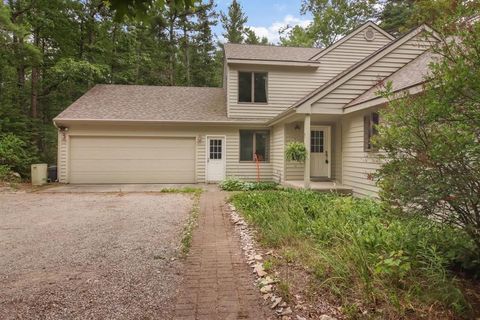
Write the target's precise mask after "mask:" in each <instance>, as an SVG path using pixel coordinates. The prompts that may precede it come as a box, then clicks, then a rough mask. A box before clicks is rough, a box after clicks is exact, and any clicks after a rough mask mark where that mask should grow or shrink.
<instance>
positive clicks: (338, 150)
mask: <svg viewBox="0 0 480 320" xmlns="http://www.w3.org/2000/svg"><path fill="white" fill-rule="evenodd" d="M332 179H335V180H336V181H337V182H339V183H341V182H342V123H341V121H337V122H335V124H334V125H333V126H332Z"/></svg>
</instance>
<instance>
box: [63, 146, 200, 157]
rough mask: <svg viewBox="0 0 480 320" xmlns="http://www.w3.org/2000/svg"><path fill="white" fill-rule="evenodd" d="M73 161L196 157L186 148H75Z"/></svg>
mask: <svg viewBox="0 0 480 320" xmlns="http://www.w3.org/2000/svg"><path fill="white" fill-rule="evenodd" d="M71 156H72V159H76V160H130V159H132V160H135V159H145V160H155V159H165V160H177V159H188V160H194V159H195V156H194V154H193V153H192V150H190V149H186V148H165V149H162V148H156V149H148V150H146V149H142V148H137V149H135V148H118V149H116V148H108V149H102V148H97V147H95V148H75V149H73V150H72V152H71Z"/></svg>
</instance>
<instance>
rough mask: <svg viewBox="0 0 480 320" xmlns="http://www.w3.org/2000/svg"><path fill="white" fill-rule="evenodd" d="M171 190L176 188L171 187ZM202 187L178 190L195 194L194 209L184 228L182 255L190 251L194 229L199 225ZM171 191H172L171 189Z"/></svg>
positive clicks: (178, 190)
mask: <svg viewBox="0 0 480 320" xmlns="http://www.w3.org/2000/svg"><path fill="white" fill-rule="evenodd" d="M170 190H171V192H175V191H173V190H174V189H170ZM202 191H203V190H202V189H200V188H184V189H177V191H176V192H184V193H192V194H193V207H192V211H191V212H190V216H189V217H188V219H187V223H186V224H185V227H184V228H183V235H182V241H181V243H182V246H181V251H182V255H183V256H185V255H187V254H188V252H189V251H190V247H191V246H192V236H193V230H194V229H195V227H196V226H197V220H198V215H199V213H200V196H201V195H202ZM169 192H170V191H169Z"/></svg>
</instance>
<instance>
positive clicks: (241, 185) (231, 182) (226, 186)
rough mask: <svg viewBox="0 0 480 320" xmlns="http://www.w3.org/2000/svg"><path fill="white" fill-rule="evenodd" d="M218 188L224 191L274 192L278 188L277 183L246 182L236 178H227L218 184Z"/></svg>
mask: <svg viewBox="0 0 480 320" xmlns="http://www.w3.org/2000/svg"><path fill="white" fill-rule="evenodd" d="M219 187H220V188H221V189H222V190H225V191H253V190H274V189H277V188H278V183H276V182H271V181H257V182H248V181H242V180H239V179H237V178H227V179H225V180H223V181H221V182H220V183H219Z"/></svg>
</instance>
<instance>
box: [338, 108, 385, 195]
mask: <svg viewBox="0 0 480 320" xmlns="http://www.w3.org/2000/svg"><path fill="white" fill-rule="evenodd" d="M369 112H372V109H368V110H362V111H359V112H354V113H352V114H349V115H346V116H345V117H344V118H343V120H342V151H343V152H342V154H343V161H342V162H343V164H342V166H343V168H342V169H343V170H342V173H343V176H342V184H343V185H345V186H348V187H351V188H352V189H353V192H354V194H355V195H360V196H373V197H377V196H378V188H377V186H376V185H375V182H374V181H373V180H371V179H369V175H370V174H372V173H374V172H375V170H377V169H378V167H379V164H380V162H379V160H378V158H377V154H376V153H375V152H365V151H363V134H364V133H363V132H364V131H363V116H364V115H366V114H367V113H369Z"/></svg>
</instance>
